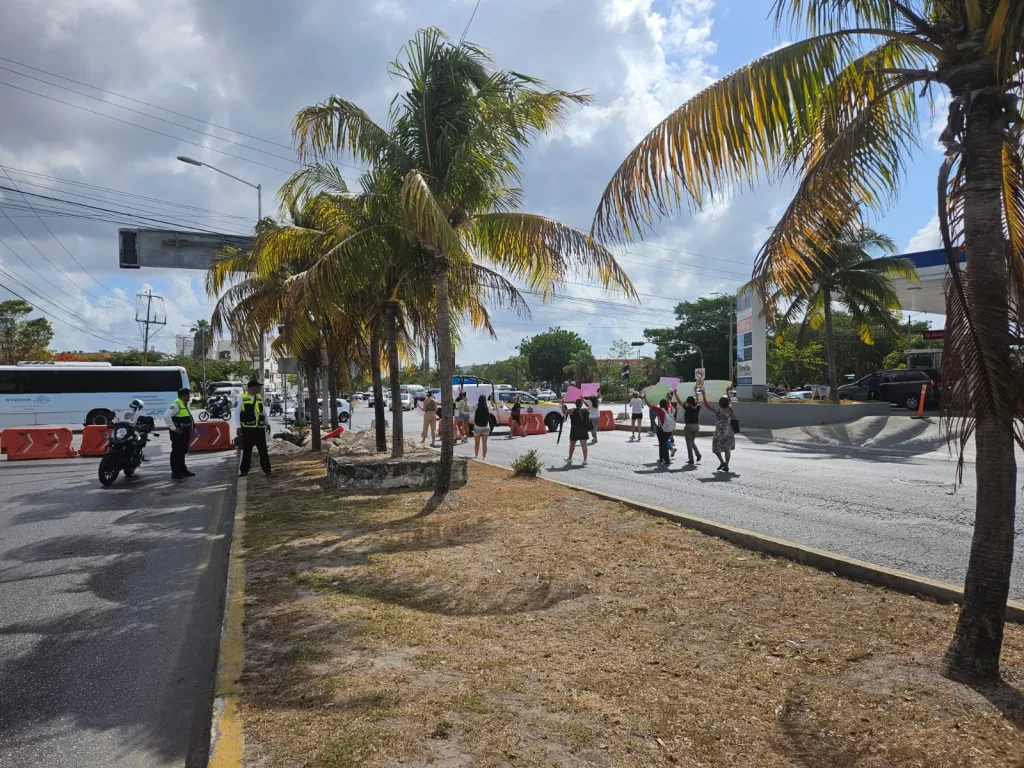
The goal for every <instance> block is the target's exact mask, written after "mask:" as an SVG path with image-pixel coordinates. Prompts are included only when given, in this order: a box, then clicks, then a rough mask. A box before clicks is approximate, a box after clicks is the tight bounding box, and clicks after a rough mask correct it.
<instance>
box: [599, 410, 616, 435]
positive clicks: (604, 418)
mask: <svg viewBox="0 0 1024 768" xmlns="http://www.w3.org/2000/svg"><path fill="white" fill-rule="evenodd" d="M600 413H601V415H600V416H599V417H598V419H597V428H598V430H600V431H602V432H607V431H608V430H611V429H615V414H613V413H612V412H611V411H601V412H600Z"/></svg>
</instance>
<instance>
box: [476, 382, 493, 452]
mask: <svg viewBox="0 0 1024 768" xmlns="http://www.w3.org/2000/svg"><path fill="white" fill-rule="evenodd" d="M490 434H491V409H490V408H488V407H487V398H486V397H484V396H483V395H480V398H479V399H478V400H477V402H476V410H475V411H474V412H473V458H474V459H478V458H480V444H481V443H483V446H484V455H483V458H484V459H486V458H487V437H488V435H490Z"/></svg>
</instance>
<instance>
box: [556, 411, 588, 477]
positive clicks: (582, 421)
mask: <svg viewBox="0 0 1024 768" xmlns="http://www.w3.org/2000/svg"><path fill="white" fill-rule="evenodd" d="M561 403H562V419H563V420H564V419H568V420H569V456H568V457H567V458H566V460H565V463H566V464H572V454H573V452H574V451H575V450H576V443H579V444H580V447H581V448H582V449H583V466H584V467H585V466H587V437H588V435H589V429H588V427H587V422H588V421H589V419H590V410H589V409H588V408H587V406H586V404H585V403H584V402H583V398H582V397H578V398H576V403H575V405H576V408H575V410H573V411H570V410H569V409H568V407H566V405H565V398H564V397H563V398H562V400H561Z"/></svg>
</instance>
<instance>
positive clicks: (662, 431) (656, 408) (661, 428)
mask: <svg viewBox="0 0 1024 768" xmlns="http://www.w3.org/2000/svg"><path fill="white" fill-rule="evenodd" d="M644 402H645V403H647V406H648V407H649V408H650V409H651V416H652V417H653V419H654V427H655V435H656V436H657V438H658V463H659V464H663V465H665V466H666V467H667V466H668V465H669V464H671V463H672V460H671V458H670V457H669V455H668V436H669V435H671V434H672V430H674V429H675V428H676V420H675V417H674V416H673V415H672V413H671V412H670V411H669V406H668V400H661V401H660V402H659V403H658V405H651V403H650V401H648V400H647V395H646V394H645V395H644Z"/></svg>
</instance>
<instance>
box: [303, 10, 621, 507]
mask: <svg viewBox="0 0 1024 768" xmlns="http://www.w3.org/2000/svg"><path fill="white" fill-rule="evenodd" d="M390 70H391V74H392V75H393V76H394V77H395V78H397V79H399V80H401V81H403V83H404V86H405V90H404V91H403V92H402V93H400V94H399V95H398V96H397V97H396V98H395V99H394V101H393V102H392V109H391V112H390V115H389V120H388V125H387V127H386V128H385V127H382V126H380V125H378V124H377V123H375V122H374V121H373V120H372V119H371V118H370V117H369V115H368V114H367V113H366V112H364V111H363V110H361V109H360V108H359V107H357V106H356V105H354V104H352V103H351V102H348V101H345V100H344V99H341V98H339V97H337V96H333V97H331V98H330V99H328V100H327V101H325V102H323V103H321V104H317V105H315V106H312V107H308V108H306V109H303V110H302V111H300V112H299V114H298V115H297V116H296V118H295V123H294V126H293V134H294V136H295V138H296V140H297V143H298V150H299V154H300V156H301V157H309V156H314V157H315V156H320V155H323V154H325V153H333V152H345V153H348V154H350V155H351V156H353V157H355V158H356V159H357V160H359V161H361V162H363V163H365V164H367V165H372V166H373V167H374V168H375V169H376V171H377V172H378V174H379V175H380V176H382V177H388V178H390V179H393V180H396V181H398V182H399V184H400V187H401V193H400V196H399V198H398V210H399V212H400V214H401V215H400V219H399V226H400V227H401V229H402V231H403V233H404V234H405V236H406V237H408V238H410V239H411V240H412V241H413V242H414V243H415V244H416V245H417V246H418V247H419V248H421V249H423V250H424V251H425V252H426V253H427V254H428V256H429V264H430V270H429V272H427V273H425V274H424V275H421V278H420V279H426V280H429V281H430V284H431V285H433V286H434V289H435V313H436V326H435V327H436V337H435V340H434V341H435V344H436V348H437V354H438V364H439V366H438V367H439V369H440V370H439V374H440V381H441V385H442V386H441V401H442V404H441V461H440V466H439V469H438V481H437V486H436V487H435V496H437V497H441V496H444V494H446V493H447V492H448V490H449V488H450V487H451V467H452V461H453V453H454V439H453V437H452V413H453V396H452V388H451V381H452V376H453V374H454V371H455V352H454V343H453V330H454V329H453V316H457V315H458V304H457V301H456V300H457V299H458V295H459V294H460V293H461V294H462V297H463V298H467V297H469V296H472V295H474V292H475V291H478V290H480V289H482V290H484V291H485V292H486V294H487V295H488V296H489V297H490V298H492V299H498V300H499V301H501V300H504V301H506V302H513V304H515V305H516V306H520V307H525V302H524V301H523V300H522V297H521V296H520V295H519V293H518V291H517V290H516V289H515V287H514V286H513V285H512V284H511V283H510V282H509V279H508V278H511V279H513V280H521V281H523V282H524V283H525V284H526V285H527V286H528V287H529V288H530V289H532V290H535V291H538V292H540V293H541V294H542V295H543V296H544V297H549V296H550V295H551V293H552V291H553V290H554V288H555V287H557V286H558V285H560V284H561V283H562V282H563V280H564V279H565V278H566V277H567V274H568V273H569V272H570V271H572V270H579V271H582V272H583V273H585V274H586V275H588V276H591V277H598V278H599V279H600V280H601V282H602V284H603V285H604V286H606V287H607V286H609V285H613V284H614V285H616V286H618V287H620V288H621V289H622V290H623V291H624V292H625V293H626V294H627V295H628V296H630V297H635V292H634V290H633V286H632V284H631V283H630V281H629V278H628V277H626V274H625V273H624V272H623V271H622V269H621V268H620V267H619V265H618V264H617V263H616V261H615V258H614V257H613V256H612V254H611V252H609V251H608V250H607V249H606V248H604V247H603V246H602V245H600V244H599V243H598V242H597V241H596V240H594V239H593V238H592V237H590V236H589V235H587V234H585V233H583V232H580V231H579V230H577V229H574V228H572V227H569V226H566V225H565V224H562V223H561V222H558V221H554V220H552V219H548V218H545V217H543V216H536V215H532V214H527V213H521V212H519V210H518V208H519V206H520V203H521V200H522V192H521V190H520V189H519V187H518V186H517V184H518V182H519V164H520V162H521V159H522V153H523V151H524V150H525V148H526V147H527V146H528V144H529V142H530V140H531V139H532V138H533V137H534V136H535V135H536V134H538V133H542V132H547V131H550V130H552V129H554V128H555V127H557V126H558V125H559V124H560V123H561V121H562V120H563V119H564V117H565V115H566V112H567V110H568V108H569V107H570V106H571V105H573V104H584V103H586V102H587V101H588V100H589V99H588V97H586V96H583V95H581V94H574V93H568V92H566V91H550V90H545V89H544V87H543V83H541V82H539V81H538V80H535V79H534V78H530V77H526V76H524V75H520V74H516V73H513V72H508V71H503V70H496V69H495V68H494V65H493V62H492V60H491V58H490V57H489V56H488V54H487V53H485V52H484V51H483V50H482V49H480V48H478V47H477V46H474V45H471V44H469V43H460V44H458V45H455V44H453V43H452V42H451V41H450V40H449V39H448V38H447V37H446V36H445V35H444V33H442V32H440V31H439V30H437V29H426V30H421V31H419V32H418V33H417V34H416V36H415V37H414V38H413V39H412V40H410V41H409V42H408V43H407V44H406V45H405V46H404V47H403V49H402V51H401V52H400V54H399V58H398V59H397V60H396V61H394V62H392V64H391V67H390ZM372 234H373V233H371V232H367V233H365V235H355V236H353V237H352V238H351V239H350V241H349V244H348V247H350V248H352V249H356V248H358V247H360V245H361V243H360V241H365V239H366V238H367V237H369V236H371V235H372ZM485 263H486V264H488V265H489V266H490V267H493V268H496V269H491V268H488V267H485V266H484V264H485Z"/></svg>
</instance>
